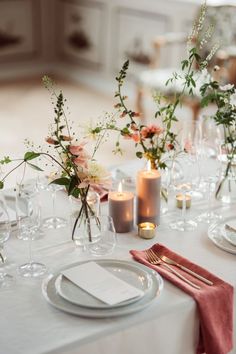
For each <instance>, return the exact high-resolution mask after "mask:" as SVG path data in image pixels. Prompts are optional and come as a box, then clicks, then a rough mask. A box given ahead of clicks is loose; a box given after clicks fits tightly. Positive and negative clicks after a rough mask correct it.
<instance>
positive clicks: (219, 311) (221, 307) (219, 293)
mask: <svg viewBox="0 0 236 354" xmlns="http://www.w3.org/2000/svg"><path fill="white" fill-rule="evenodd" d="M151 249H152V250H153V251H154V252H155V251H156V252H157V253H158V254H162V255H165V256H167V257H169V258H170V259H172V260H175V261H176V262H177V263H179V264H181V265H183V266H185V267H187V268H189V269H190V270H192V271H194V272H195V273H198V274H200V275H202V276H203V277H205V278H207V279H208V280H211V281H212V282H213V283H214V284H213V285H207V284H205V283H203V282H202V281H201V280H198V279H196V278H195V277H193V276H192V275H190V274H188V273H186V272H184V271H183V270H181V269H179V268H178V269H177V268H176V267H175V270H178V272H179V273H181V274H182V275H184V277H185V278H188V279H189V280H191V281H192V282H194V283H196V284H197V285H199V286H200V287H201V289H200V290H198V289H195V288H193V287H192V286H191V285H188V284H187V283H185V282H184V281H183V280H181V279H179V278H177V277H176V275H174V274H173V273H171V272H170V271H169V270H168V269H166V268H164V267H163V266H161V265H153V264H150V263H149V262H148V261H147V257H146V254H145V251H135V250H131V251H130V253H131V254H132V256H133V257H134V259H135V260H137V261H138V262H140V263H143V264H145V265H146V266H148V267H150V268H152V269H154V270H156V271H157V272H158V273H160V274H161V275H162V276H163V277H164V278H166V279H167V280H169V281H170V282H171V283H173V284H174V285H176V286H177V287H178V288H180V289H182V290H183V291H184V292H186V293H187V294H189V295H191V296H192V297H193V298H194V300H195V301H196V303H197V306H198V311H199V318H200V332H199V333H200V335H199V342H198V348H197V349H196V353H197V354H201V353H206V354H226V353H228V352H229V351H230V350H231V349H232V348H233V291H234V289H233V287H232V286H231V285H230V284H228V283H226V282H224V281H223V280H221V279H220V278H217V277H216V276H215V275H214V274H212V273H210V272H208V271H207V270H206V269H204V268H202V267H200V266H198V265H196V264H194V263H192V262H190V261H189V260H188V259H186V258H184V257H182V256H180V255H178V254H177V253H174V252H172V251H171V250H170V249H168V248H166V247H165V246H163V245H161V244H155V245H153V246H152V247H151Z"/></svg>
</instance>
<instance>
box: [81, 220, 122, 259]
mask: <svg viewBox="0 0 236 354" xmlns="http://www.w3.org/2000/svg"><path fill="white" fill-rule="evenodd" d="M85 232H86V233H85V235H86V237H88V239H90V242H89V243H88V251H89V252H90V253H91V254H92V255H94V256H104V255H109V254H112V252H113V251H114V249H115V246H116V231H115V227H114V223H113V219H112V217H110V216H108V215H101V216H99V217H96V216H94V217H92V218H89V219H87V220H86V222H85Z"/></svg>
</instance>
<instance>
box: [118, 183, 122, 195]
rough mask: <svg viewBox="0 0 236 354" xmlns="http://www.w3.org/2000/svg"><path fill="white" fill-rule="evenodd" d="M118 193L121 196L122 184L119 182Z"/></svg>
mask: <svg viewBox="0 0 236 354" xmlns="http://www.w3.org/2000/svg"><path fill="white" fill-rule="evenodd" d="M118 193H119V194H122V182H120V183H119V185H118Z"/></svg>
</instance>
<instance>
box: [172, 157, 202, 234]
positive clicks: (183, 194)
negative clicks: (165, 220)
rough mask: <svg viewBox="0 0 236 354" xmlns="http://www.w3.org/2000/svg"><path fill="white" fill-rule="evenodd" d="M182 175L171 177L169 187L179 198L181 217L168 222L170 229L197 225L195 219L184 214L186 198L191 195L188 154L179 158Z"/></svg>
mask: <svg viewBox="0 0 236 354" xmlns="http://www.w3.org/2000/svg"><path fill="white" fill-rule="evenodd" d="M180 161H181V165H182V171H183V176H182V178H181V179H180V178H172V179H171V188H172V190H173V192H174V196H175V198H177V195H178V198H181V201H182V205H181V209H182V213H181V218H180V219H178V220H175V221H174V222H171V223H170V227H171V229H174V230H179V231H192V230H194V229H195V228H196V227H197V223H196V221H194V220H192V219H189V218H187V215H186V206H187V198H188V197H189V196H190V195H191V192H192V170H193V169H192V167H191V166H192V163H193V161H192V160H191V159H189V156H188V154H185V155H184V156H182V158H180Z"/></svg>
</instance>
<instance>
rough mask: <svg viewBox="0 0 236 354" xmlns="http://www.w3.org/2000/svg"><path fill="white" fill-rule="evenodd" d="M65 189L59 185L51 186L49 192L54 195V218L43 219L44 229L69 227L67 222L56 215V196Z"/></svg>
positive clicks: (48, 188) (48, 187)
mask: <svg viewBox="0 0 236 354" xmlns="http://www.w3.org/2000/svg"><path fill="white" fill-rule="evenodd" d="M62 189H63V187H62V186H60V185H58V184H53V183H52V184H49V185H48V186H47V190H48V191H50V192H51V194H52V216H50V217H48V218H45V219H43V227H44V228H47V229H59V228H61V227H66V226H67V220H66V219H64V218H62V217H60V216H57V215H56V196H57V192H59V191H61V190H62Z"/></svg>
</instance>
